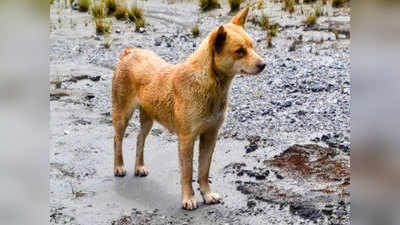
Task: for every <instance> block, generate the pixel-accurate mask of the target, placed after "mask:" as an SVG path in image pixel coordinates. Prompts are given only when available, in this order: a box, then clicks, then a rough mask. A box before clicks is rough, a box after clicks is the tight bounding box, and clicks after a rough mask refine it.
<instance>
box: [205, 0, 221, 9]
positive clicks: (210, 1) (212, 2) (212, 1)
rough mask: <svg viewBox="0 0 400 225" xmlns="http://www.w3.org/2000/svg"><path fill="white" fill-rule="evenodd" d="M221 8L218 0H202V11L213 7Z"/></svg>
mask: <svg viewBox="0 0 400 225" xmlns="http://www.w3.org/2000/svg"><path fill="white" fill-rule="evenodd" d="M216 8H221V4H219V2H218V0H200V9H201V10H202V11H208V10H211V9H216Z"/></svg>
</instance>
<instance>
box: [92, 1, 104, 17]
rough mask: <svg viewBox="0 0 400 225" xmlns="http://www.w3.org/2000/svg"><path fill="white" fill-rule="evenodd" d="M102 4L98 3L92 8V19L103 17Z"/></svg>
mask: <svg viewBox="0 0 400 225" xmlns="http://www.w3.org/2000/svg"><path fill="white" fill-rule="evenodd" d="M104 11H105V9H104V2H102V1H98V2H96V3H94V5H93V7H92V15H93V17H94V18H102V17H104V15H105V12H104Z"/></svg>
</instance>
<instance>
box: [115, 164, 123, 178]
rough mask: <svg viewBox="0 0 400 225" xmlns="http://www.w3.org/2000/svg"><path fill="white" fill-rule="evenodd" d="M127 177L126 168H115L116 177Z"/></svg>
mask: <svg viewBox="0 0 400 225" xmlns="http://www.w3.org/2000/svg"><path fill="white" fill-rule="evenodd" d="M125 175H126V170H125V168H124V166H117V167H114V176H116V177H124V176H125Z"/></svg>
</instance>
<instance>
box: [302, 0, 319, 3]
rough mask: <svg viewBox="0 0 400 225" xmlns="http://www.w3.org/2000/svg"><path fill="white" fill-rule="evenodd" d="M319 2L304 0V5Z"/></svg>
mask: <svg viewBox="0 0 400 225" xmlns="http://www.w3.org/2000/svg"><path fill="white" fill-rule="evenodd" d="M315 2H317V0H303V3H315Z"/></svg>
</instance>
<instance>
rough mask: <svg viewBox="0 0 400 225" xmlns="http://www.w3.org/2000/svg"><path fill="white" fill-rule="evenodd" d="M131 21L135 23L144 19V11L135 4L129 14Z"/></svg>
mask: <svg viewBox="0 0 400 225" xmlns="http://www.w3.org/2000/svg"><path fill="white" fill-rule="evenodd" d="M128 17H129V20H130V21H132V22H135V21H137V20H141V19H143V18H144V16H143V10H142V9H141V8H139V7H138V6H137V5H136V4H135V3H133V5H132V7H131V10H129V13H128Z"/></svg>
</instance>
